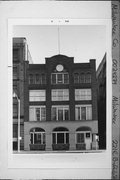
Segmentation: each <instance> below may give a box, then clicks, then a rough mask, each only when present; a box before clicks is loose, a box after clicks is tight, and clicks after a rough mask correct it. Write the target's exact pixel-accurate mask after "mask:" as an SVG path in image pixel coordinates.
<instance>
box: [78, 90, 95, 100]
mask: <svg viewBox="0 0 120 180" xmlns="http://www.w3.org/2000/svg"><path fill="white" fill-rule="evenodd" d="M91 99H92V97H91V89H75V101H83V100H91Z"/></svg>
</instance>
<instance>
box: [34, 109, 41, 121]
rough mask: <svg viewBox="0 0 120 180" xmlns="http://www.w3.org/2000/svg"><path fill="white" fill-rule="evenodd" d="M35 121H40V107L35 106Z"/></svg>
mask: <svg viewBox="0 0 120 180" xmlns="http://www.w3.org/2000/svg"><path fill="white" fill-rule="evenodd" d="M35 114H36V121H40V108H36V113H35Z"/></svg>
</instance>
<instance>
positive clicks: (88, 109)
mask: <svg viewBox="0 0 120 180" xmlns="http://www.w3.org/2000/svg"><path fill="white" fill-rule="evenodd" d="M87 120H92V106H88V107H87Z"/></svg>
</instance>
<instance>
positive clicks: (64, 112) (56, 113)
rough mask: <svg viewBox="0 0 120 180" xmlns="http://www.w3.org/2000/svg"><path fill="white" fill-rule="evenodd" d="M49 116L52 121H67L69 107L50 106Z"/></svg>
mask: <svg viewBox="0 0 120 180" xmlns="http://www.w3.org/2000/svg"><path fill="white" fill-rule="evenodd" d="M51 115H52V117H51V118H52V120H54V121H65V120H69V106H67V105H66V106H52V113H51Z"/></svg>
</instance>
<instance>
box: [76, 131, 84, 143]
mask: <svg viewBox="0 0 120 180" xmlns="http://www.w3.org/2000/svg"><path fill="white" fill-rule="evenodd" d="M77 143H84V133H78V134H77Z"/></svg>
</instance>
